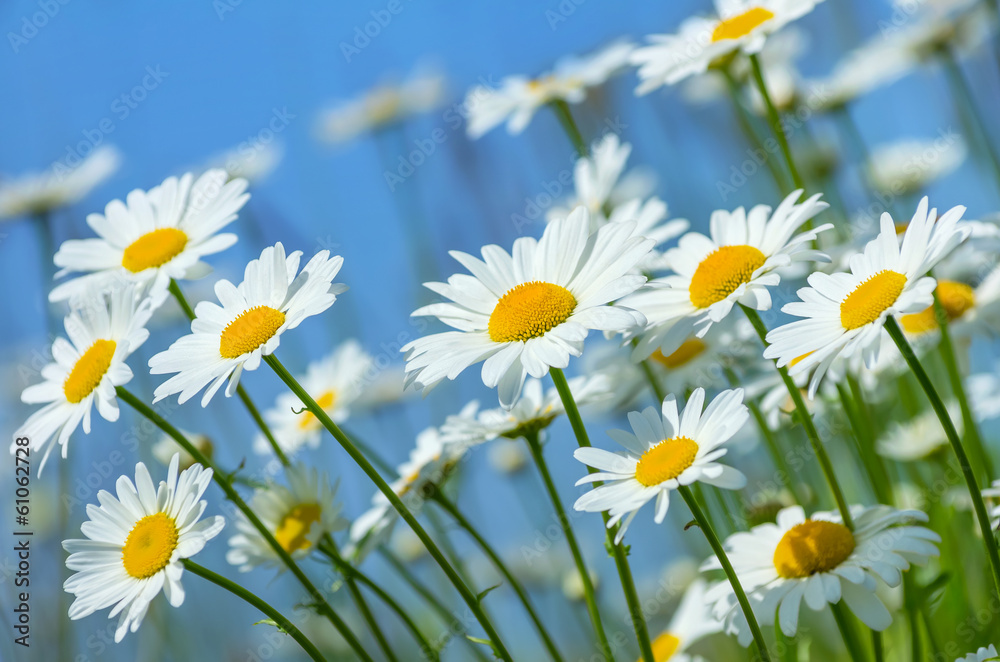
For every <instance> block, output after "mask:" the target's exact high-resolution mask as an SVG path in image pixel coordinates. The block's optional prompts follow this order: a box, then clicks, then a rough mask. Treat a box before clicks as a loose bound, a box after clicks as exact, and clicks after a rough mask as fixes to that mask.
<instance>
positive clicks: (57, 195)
mask: <svg viewBox="0 0 1000 662" xmlns="http://www.w3.org/2000/svg"><path fill="white" fill-rule="evenodd" d="M121 160H122V158H121V154H120V153H119V152H118V150H117V149H115V148H114V147H110V146H107V145H105V146H101V147H98V148H97V149H95V150H94V151H92V152H91V153H90V154H88V155H87V158H85V159H83V161H81V162H80V163H79V164H77V165H76V166H73V167H72V168H71V167H69V166H67V165H64V164H63V163H61V162H59V163H55V164H53V165H52V166H51V167H50V168H49V169H48V170H45V171H44V172H41V173H31V174H27V175H21V176H19V177H12V178H10V179H5V178H0V219H4V218H16V217H18V216H27V215H30V214H44V213H47V212H50V211H52V210H53V209H58V208H60V207H67V206H69V205H72V204H74V203H77V202H79V201H80V200H82V199H83V198H84V196H86V195H87V194H88V193H90V192H91V191H92V190H93V189H94V188H96V187H97V186H98V185H100V184H101V183H103V182H104V181H105V180H107V179H108V178H109V177H111V175H113V174H115V172H116V171H117V170H118V166H119V165H121Z"/></svg>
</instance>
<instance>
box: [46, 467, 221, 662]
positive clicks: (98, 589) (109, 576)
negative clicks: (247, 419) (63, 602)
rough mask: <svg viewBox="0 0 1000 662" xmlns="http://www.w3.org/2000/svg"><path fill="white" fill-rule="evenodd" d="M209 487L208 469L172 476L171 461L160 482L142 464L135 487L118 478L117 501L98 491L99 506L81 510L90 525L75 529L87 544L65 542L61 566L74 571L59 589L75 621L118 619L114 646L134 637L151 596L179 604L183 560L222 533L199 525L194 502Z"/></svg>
mask: <svg viewBox="0 0 1000 662" xmlns="http://www.w3.org/2000/svg"><path fill="white" fill-rule="evenodd" d="M210 482H212V470H211V469H204V468H202V466H201V465H195V466H193V467H191V468H190V469H185V470H184V471H180V472H179V471H178V458H177V456H176V455H175V456H174V459H173V460H171V462H170V467H169V469H168V470H167V480H166V481H160V484H159V486H158V487H157V486H156V485H154V484H153V480H152V478H150V475H149V471H148V470H147V469H146V465H144V464H143V463H142V462H140V463H139V464H137V465H135V484H133V483H132V481H131V480H129V479H128V477H127V476H121V477H120V478H119V479H118V482H117V483H116V484H115V487H116V490H117V493H118V497H117V498H115V496H113V495H112V494H110V493H109V492H106V491H104V490H101V491H100V492H98V494H97V499H98V501H100V503H101V505H100V506H95V505H93V504H91V505H88V506H87V515H88V516H89V517H90V519H89V520H88V521H86V522H84V523H83V525H82V526H81V527H80V530H81V531H82V532H83V535H85V536H87V538H88V539H87V540H79V539H76V540H64V541H63V549H65V550H66V551H67V552H69V558H67V559H66V567H67V568H69V569H70V570H74V571H76V573H75V574H74V575H73V576H72V577H70V578H69V579H67V580H66V583H65V584H63V588H64V589H65V590H66V591H67V592H68V593H72V594H74V595H75V596H76V600H74V601H73V604H72V605H70V608H69V617H70V618H71V619H72V620H77V619H79V618H83V617H85V616H89V615H90V614H93V613H94V612H95V611H97V610H99V609H105V608H107V607H112V609H111V613H110V614H109V615H108V616H109V618H114V617H115V616H118V626H117V627H116V628H115V641H116V642H118V641H121V640H122V638H124V637H125V633H126V632H128V631H131V632H135V631H137V630H138V629H139V626H140V625H141V624H142V619H143V617H144V616H145V615H146V610H147V609H149V604H150V603H151V602H152V601H153V598H155V597H156V596H157V594H159V592H160V591H161V590H162V591H163V594H164V595H165V596H166V597H167V601H168V602H170V606H172V607H180V606H181V604H183V603H184V587H183V586H182V585H181V577H182V576H183V574H184V566H183V564H182V563H181V561H182V560H183V559H186V558H190V557H192V556H194V555H195V554H197V553H198V552H200V551H201V550H202V548H204V547H205V543H207V542H208V541H209V540H211V539H212V538H214V537H215V536H217V535H218V534H219V532H220V531H222V527H223V526H225V524H226V520H225V519H224V518H223V517H222V516H220V515H215V516H213V517H207V518H205V519H202V517H201V516H202V515H203V514H204V513H205V507H206V506H207V505H208V503H207V502H206V501H199V499H201V496H202V495H203V494H204V493H205V490H206V489H207V488H208V484H209V483H210Z"/></svg>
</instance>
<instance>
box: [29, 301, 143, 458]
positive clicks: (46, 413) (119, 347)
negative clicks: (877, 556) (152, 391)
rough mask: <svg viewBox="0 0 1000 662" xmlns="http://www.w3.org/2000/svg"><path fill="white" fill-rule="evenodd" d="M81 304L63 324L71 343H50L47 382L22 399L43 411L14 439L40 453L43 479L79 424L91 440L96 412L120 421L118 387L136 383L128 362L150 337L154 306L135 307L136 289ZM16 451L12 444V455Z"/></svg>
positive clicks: (44, 374) (139, 304)
mask: <svg viewBox="0 0 1000 662" xmlns="http://www.w3.org/2000/svg"><path fill="white" fill-rule="evenodd" d="M83 304H84V305H83V307H82V308H79V309H77V310H74V311H73V312H71V313H70V314H69V315H68V316H67V317H66V319H65V321H64V326H65V329H66V337H67V338H68V340H67V339H66V338H62V337H59V338H56V339H55V341H54V342H53V343H52V358H53V362H52V363H49V364H48V365H46V366H45V367H44V368H42V379H43V380H44V381H42V383H40V384H35V385H33V386H29V387H28V388H26V389H24V392H23V393H21V401H22V402H25V403H27V404H44V405H45V406H44V407H42V408H41V409H39V410H38V411H36V412H35V413H33V414H32V415H31V416H30V417H28V420H27V421H25V422H24V425H22V426H21V427H20V428H19V429H18V430H17V432H15V433H14V437H15V438H16V437H28V438H29V439H30V440H31V452H32V453H33V454H35V453H42V460H41V462H39V464H38V472H39V474H41V471H42V469H43V468H44V467H45V463H46V462H47V461H48V459H49V454H50V453H51V452H52V449H53V448H55V447H56V446H57V445H58V446H61V447H62V456H63V458H65V457H66V455H67V452H68V450H69V438H70V435H72V434H73V432H74V431H75V430H76V429H77V427H79V426H80V424H81V423H82V424H83V431H84V433H86V434H90V412H91V409H93V408H94V407H95V406H96V407H97V413H99V414H100V415H101V418H103V419H104V420H107V421H112V422H113V421H117V420H118V415H119V412H118V396H117V395H116V393H115V387H116V386H123V385H125V384H127V383H129V382H130V381H131V380H132V370H131V368H129V367H128V365H127V364H126V363H125V361H126V360H127V359H128V357H129V355H131V354H132V352H134V351H136V350H137V349H139V347H140V346H141V345H142V344H143V343H144V342H146V339H147V338H148V337H149V331H147V330H146V322H148V321H149V318H150V316H151V315H152V306H151V302H150V300H149V299H143V300H142V301H141V302H139V301H137V300H136V298H135V290H134V289H133V288H131V287H125V288H120V289H118V290H116V291H114V292H113V293H112V294H111V296H110V297H108V298H105V297H100V298H94V299H89V300H86V301H84V302H83ZM50 442H51V443H50ZM13 449H14V443H13V442H11V453H13V452H14V451H13Z"/></svg>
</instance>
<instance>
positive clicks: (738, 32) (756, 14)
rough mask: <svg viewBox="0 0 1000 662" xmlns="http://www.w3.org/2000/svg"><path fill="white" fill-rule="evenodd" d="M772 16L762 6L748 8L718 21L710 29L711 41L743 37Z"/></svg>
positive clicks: (772, 14)
mask: <svg viewBox="0 0 1000 662" xmlns="http://www.w3.org/2000/svg"><path fill="white" fill-rule="evenodd" d="M772 18H774V13H773V12H771V11H769V10H767V9H764V8H763V7H754V8H752V9H748V10H747V11H745V12H743V13H742V14H738V15H736V16H733V17H732V18H727V19H726V20H724V21H720V22H719V24H718V25H716V26H715V30H713V31H712V41H713V42H716V41H722V40H724V39H739V38H740V37H745V36H747V35H748V34H750V33H751V32H753V31H754V30H756V29H757V28H758V27H760V25H761V24H762V23H764V22H765V21H769V20H771V19H772Z"/></svg>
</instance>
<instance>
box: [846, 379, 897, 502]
mask: <svg viewBox="0 0 1000 662" xmlns="http://www.w3.org/2000/svg"><path fill="white" fill-rule="evenodd" d="M837 394H838V395H839V396H840V404H841V406H842V407H843V408H844V414H845V415H846V416H847V422H848V423H849V424H850V426H851V431H852V432H853V433H854V441H855V442H856V443H857V446H858V453H859V454H860V455H861V460H862V463H863V464H864V466H865V472H866V473H867V474H868V482H870V483H871V486H872V490H873V491H874V492H875V498H876V499H878V502H879V503H884V504H891V503H892V501H891V498H892V497H891V496H890V495H889V485H890V482H889V476H888V475H887V474H886V473H885V467H884V466H881V467H880V466H879V465H878V458H877V455H876V454H875V452H874V449H873V448H872V446H871V444H870V440H869V439H868V436H867V434H866V432H865V428H864V426H863V425H862V424H861V421H860V420H859V418H858V416H859V414H858V411H857V409H858V408H857V406H856V405H855V403H854V401H853V400H852V399H851V396H850V394H849V393H848V392H847V387H846V386H844V385H843V384H837Z"/></svg>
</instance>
